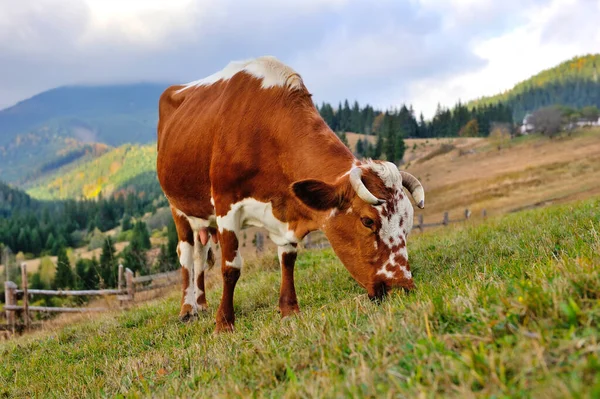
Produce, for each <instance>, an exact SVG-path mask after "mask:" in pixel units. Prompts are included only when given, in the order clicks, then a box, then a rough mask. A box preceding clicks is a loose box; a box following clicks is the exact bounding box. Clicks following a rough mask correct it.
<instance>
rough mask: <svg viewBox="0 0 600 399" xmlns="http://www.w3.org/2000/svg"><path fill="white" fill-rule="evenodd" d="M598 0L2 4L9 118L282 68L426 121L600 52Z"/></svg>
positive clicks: (331, 91) (325, 97) (1, 89)
mask: <svg viewBox="0 0 600 399" xmlns="http://www.w3.org/2000/svg"><path fill="white" fill-rule="evenodd" d="M597 21H600V0H548V1H541V0H501V1H498V0H480V1H476V0H395V1H394V0H379V1H375V0H364V1H357V0H285V1H284V0H255V1H243V0H240V1H234V0H168V1H166V0H0V109H1V108H5V107H8V106H10V105H13V104H15V103H16V102H18V101H20V100H23V99H25V98H28V97H31V96H32V95H35V94H37V93H39V92H42V91H44V90H48V89H51V88H54V87H57V86H62V85H72V84H104V83H132V82H140V81H150V82H164V83H185V82H189V81H192V80H196V79H200V78H202V77H204V76H207V75H210V74H212V73H213V72H215V71H218V70H220V69H222V68H223V67H224V66H225V65H226V64H227V63H228V62H229V61H232V60H242V59H248V58H252V57H257V56H261V55H273V56H276V57H277V58H279V59H280V60H281V61H283V62H285V63H286V64H288V65H290V66H291V67H292V68H294V69H295V70H296V71H297V72H299V73H300V74H301V75H302V78H303V80H304V83H305V84H306V86H307V87H308V89H309V91H310V92H311V93H312V94H313V98H314V99H315V101H317V102H319V103H320V102H322V101H327V102H331V103H334V104H337V103H338V102H339V101H341V100H343V99H346V98H347V99H349V100H350V101H354V100H357V101H358V102H359V103H360V104H361V105H362V104H366V103H369V104H372V105H374V106H376V107H378V108H380V109H388V108H392V107H399V106H400V105H402V104H412V105H413V108H414V109H415V111H416V112H417V113H419V112H423V114H424V115H425V117H426V118H430V117H431V116H432V115H433V114H434V112H435V109H436V107H437V104H438V103H439V104H441V105H443V106H452V105H454V104H455V103H456V102H457V101H459V100H461V101H463V102H464V101H468V100H471V99H475V98H478V97H481V96H484V95H492V94H496V93H498V92H501V91H503V90H507V89H509V88H511V87H512V86H513V85H514V84H515V83H517V82H519V81H522V80H524V79H527V78H528V77H530V76H532V75H534V74H536V73H537V72H539V71H541V70H543V69H547V68H551V67H553V66H555V65H557V64H559V63H560V62H562V61H565V60H567V59H570V58H572V57H574V56H577V55H583V54H589V53H600V24H599V23H598V22H597Z"/></svg>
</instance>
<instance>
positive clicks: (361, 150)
mask: <svg viewBox="0 0 600 399" xmlns="http://www.w3.org/2000/svg"><path fill="white" fill-rule="evenodd" d="M364 154H365V148H364V145H363V141H362V140H360V139H359V140H358V141H357V142H356V155H357V156H359V157H362V156H364Z"/></svg>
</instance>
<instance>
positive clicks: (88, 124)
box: [0, 83, 168, 184]
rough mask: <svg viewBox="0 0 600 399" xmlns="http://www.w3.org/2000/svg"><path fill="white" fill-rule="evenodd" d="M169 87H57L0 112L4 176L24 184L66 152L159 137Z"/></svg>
mask: <svg viewBox="0 0 600 399" xmlns="http://www.w3.org/2000/svg"><path fill="white" fill-rule="evenodd" d="M167 86H168V85H167V84H159V83H138V84H128V85H109V86H69V87H59V88H56V89H52V90H48V91H45V92H43V93H40V94H38V95H36V96H33V97H32V98H30V99H27V100H24V101H21V102H19V103H18V104H16V105H14V106H12V107H9V108H6V109H4V110H2V111H0V175H1V176H2V179H3V180H6V181H10V182H13V183H20V184H23V183H25V182H26V181H28V180H30V179H31V177H32V176H34V177H36V176H39V175H42V174H44V173H46V172H49V171H51V169H52V168H49V165H58V164H61V158H62V161H63V162H64V161H66V159H65V158H64V157H65V154H69V157H70V160H71V161H73V160H75V159H77V158H79V157H78V156H76V155H77V154H80V156H83V155H85V154H86V153H87V154H89V153H93V152H94V151H96V155H98V150H99V152H100V153H102V152H103V150H105V149H106V148H107V146H119V145H122V144H125V143H141V144H144V143H149V142H151V141H155V140H156V123H157V120H158V99H159V97H160V94H161V93H162V91H163V90H164V89H165V88H166V87H167ZM98 143H100V144H102V146H101V148H100V147H98V146H97V144H98ZM90 146H91V147H90ZM92 149H93V150H92ZM86 150H88V151H87V152H86ZM64 163H66V162H64ZM64 163H63V164H64Z"/></svg>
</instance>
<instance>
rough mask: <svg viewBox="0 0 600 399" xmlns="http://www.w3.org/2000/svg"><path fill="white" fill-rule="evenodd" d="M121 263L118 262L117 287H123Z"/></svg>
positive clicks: (119, 288)
mask: <svg viewBox="0 0 600 399" xmlns="http://www.w3.org/2000/svg"><path fill="white" fill-rule="evenodd" d="M123 277H124V276H123V265H122V264H120V263H119V278H118V283H117V289H118V290H121V289H123Z"/></svg>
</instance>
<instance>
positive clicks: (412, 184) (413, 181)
mask: <svg viewBox="0 0 600 399" xmlns="http://www.w3.org/2000/svg"><path fill="white" fill-rule="evenodd" d="M400 175H401V176H402V185H403V186H404V187H406V189H407V190H408V191H410V194H411V195H412V197H413V198H414V199H415V202H416V203H417V206H418V207H419V208H421V209H423V208H425V190H423V186H422V185H421V182H419V180H418V179H417V178H416V177H414V176H413V175H411V174H410V173H408V172H405V171H403V170H401V171H400Z"/></svg>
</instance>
